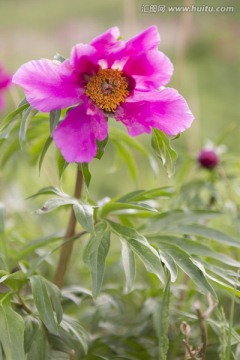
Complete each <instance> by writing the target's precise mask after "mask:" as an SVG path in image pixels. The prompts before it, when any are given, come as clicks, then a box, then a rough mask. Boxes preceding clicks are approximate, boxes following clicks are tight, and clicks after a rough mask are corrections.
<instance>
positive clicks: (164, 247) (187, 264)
mask: <svg viewBox="0 0 240 360" xmlns="http://www.w3.org/2000/svg"><path fill="white" fill-rule="evenodd" d="M159 248H160V250H161V251H164V252H167V253H168V254H169V255H170V256H171V257H172V258H173V259H174V261H175V262H176V264H177V265H178V266H179V267H180V268H181V269H182V270H183V271H184V272H185V273H186V274H187V275H188V276H189V277H190V278H191V279H192V280H193V282H194V283H195V284H196V285H197V287H198V289H199V290H200V291H201V292H203V293H204V294H208V293H210V294H211V295H212V296H213V297H214V298H215V299H217V295H216V293H215V291H214V290H213V288H212V287H211V285H210V284H209V283H208V281H207V280H206V278H205V276H204V274H203V272H202V271H201V270H200V269H199V267H198V266H196V265H195V264H194V263H193V262H192V260H191V258H190V256H189V255H188V254H187V253H186V252H185V251H183V250H182V249H180V248H179V247H177V246H174V245H171V244H167V243H162V244H160V245H159Z"/></svg>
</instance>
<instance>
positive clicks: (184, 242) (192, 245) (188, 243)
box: [148, 235, 240, 267]
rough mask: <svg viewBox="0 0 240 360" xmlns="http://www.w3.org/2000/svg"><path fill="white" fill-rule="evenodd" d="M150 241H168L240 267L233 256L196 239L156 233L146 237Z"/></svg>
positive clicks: (159, 242)
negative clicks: (217, 250)
mask: <svg viewBox="0 0 240 360" xmlns="http://www.w3.org/2000/svg"><path fill="white" fill-rule="evenodd" d="M148 238H149V239H151V241H154V242H156V243H157V244H161V243H168V244H173V245H176V246H179V247H180V248H181V249H183V250H184V251H186V252H188V253H189V254H191V255H200V256H207V257H210V258H212V259H216V260H218V261H220V262H222V263H224V264H228V265H230V266H234V267H240V262H239V261H236V260H234V259H233V258H231V257H229V256H227V255H225V254H222V253H219V252H216V251H214V250H212V249H211V248H210V247H208V246H206V245H204V244H201V243H199V242H198V241H193V240H191V239H188V238H186V237H184V238H181V237H173V236H167V235H166V236H164V235H157V236H150V237H148Z"/></svg>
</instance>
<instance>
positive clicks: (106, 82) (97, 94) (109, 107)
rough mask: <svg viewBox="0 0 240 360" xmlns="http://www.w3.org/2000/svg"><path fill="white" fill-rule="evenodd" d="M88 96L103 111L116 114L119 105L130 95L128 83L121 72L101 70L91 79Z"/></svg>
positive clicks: (87, 88)
mask: <svg viewBox="0 0 240 360" xmlns="http://www.w3.org/2000/svg"><path fill="white" fill-rule="evenodd" d="M86 94H87V96H89V97H90V99H92V100H93V101H94V102H95V103H96V104H97V105H98V107H100V108H101V109H103V110H105V111H107V112H115V111H116V108H117V107H118V105H119V104H120V103H121V102H124V101H125V99H126V97H127V96H128V95H129V90H128V82H127V79H126V78H125V77H124V75H123V73H122V71H120V70H116V69H100V70H99V71H98V73H97V74H96V75H94V76H92V77H91V78H90V80H89V82H88V84H87V86H86Z"/></svg>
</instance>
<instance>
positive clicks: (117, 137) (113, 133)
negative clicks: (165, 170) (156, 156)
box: [109, 127, 149, 157]
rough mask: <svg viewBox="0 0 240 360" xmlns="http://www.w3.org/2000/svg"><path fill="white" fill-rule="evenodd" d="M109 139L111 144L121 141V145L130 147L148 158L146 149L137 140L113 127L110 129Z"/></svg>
mask: <svg viewBox="0 0 240 360" xmlns="http://www.w3.org/2000/svg"><path fill="white" fill-rule="evenodd" d="M109 137H110V140H111V141H112V142H115V143H116V142H119V141H121V142H122V143H125V144H127V145H129V146H131V147H132V148H134V149H136V150H138V151H140V152H141V153H142V154H144V155H145V156H147V157H149V153H148V151H147V149H146V148H145V147H144V146H143V145H142V144H141V143H140V142H139V141H138V140H136V139H135V138H133V137H131V136H129V135H128V134H126V132H123V131H121V130H119V129H117V128H115V127H110V128H109Z"/></svg>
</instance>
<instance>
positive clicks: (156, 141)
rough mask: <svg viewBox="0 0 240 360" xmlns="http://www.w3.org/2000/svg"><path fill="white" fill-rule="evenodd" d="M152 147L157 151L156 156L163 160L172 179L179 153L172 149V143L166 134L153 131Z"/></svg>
mask: <svg viewBox="0 0 240 360" xmlns="http://www.w3.org/2000/svg"><path fill="white" fill-rule="evenodd" d="M152 147H153V149H154V150H155V152H156V155H157V156H158V157H159V158H160V159H161V161H162V163H163V166H164V168H165V169H166V171H167V174H168V176H169V177H171V176H172V175H173V173H174V170H175V163H176V160H177V153H176V151H175V150H174V149H173V148H172V147H171V145H170V141H169V139H168V137H167V136H166V135H165V134H164V132H162V131H160V130H157V129H153V133H152Z"/></svg>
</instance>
